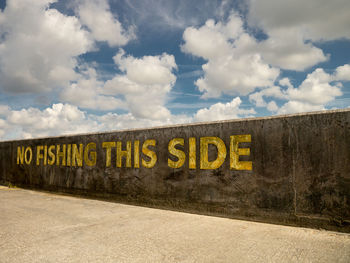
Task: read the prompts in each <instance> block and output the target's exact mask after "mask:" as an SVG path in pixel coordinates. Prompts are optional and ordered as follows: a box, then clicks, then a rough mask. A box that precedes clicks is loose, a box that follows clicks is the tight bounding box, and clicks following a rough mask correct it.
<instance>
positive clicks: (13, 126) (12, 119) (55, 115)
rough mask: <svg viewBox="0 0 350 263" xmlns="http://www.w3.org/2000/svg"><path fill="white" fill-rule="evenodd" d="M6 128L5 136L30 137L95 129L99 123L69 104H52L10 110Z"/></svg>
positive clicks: (97, 128)
mask: <svg viewBox="0 0 350 263" xmlns="http://www.w3.org/2000/svg"><path fill="white" fill-rule="evenodd" d="M6 122H7V124H8V127H6V129H7V130H8V131H11V133H10V134H9V135H8V136H6V138H11V136H13V137H15V138H32V137H42V136H53V135H61V134H73V133H82V132H87V131H91V132H92V131H97V130H99V129H100V127H99V124H98V123H97V122H95V121H93V120H91V119H89V118H88V117H87V116H86V113H85V112H83V111H81V110H79V109H78V108H77V107H76V106H72V105H69V104H61V103H59V104H53V105H52V107H50V108H46V109H44V110H42V111H41V110H39V109H37V108H32V107H31V108H28V109H21V110H11V111H10V112H9V113H8V115H7V117H6Z"/></svg>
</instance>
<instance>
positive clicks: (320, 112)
mask: <svg viewBox="0 0 350 263" xmlns="http://www.w3.org/2000/svg"><path fill="white" fill-rule="evenodd" d="M343 112H350V108H345V109H336V110H323V111H312V112H302V113H293V114H281V115H273V116H264V117H250V118H239V119H230V120H220V121H210V122H192V123H183V124H172V125H164V126H154V127H147V128H134V129H120V130H111V131H101V132H88V133H74V134H62V135H57V136H49V137H33V138H28V139H15V140H4V141H0V143H2V142H16V141H30V140H43V139H54V138H57V139H58V138H60V139H61V138H67V137H76V136H87V135H100V134H111V133H120V132H133V131H147V130H159V129H168V128H179V127H188V126H199V125H207V124H221V123H230V122H250V121H261V120H271V119H283V118H292V117H301V116H310V115H326V114H332V113H343Z"/></svg>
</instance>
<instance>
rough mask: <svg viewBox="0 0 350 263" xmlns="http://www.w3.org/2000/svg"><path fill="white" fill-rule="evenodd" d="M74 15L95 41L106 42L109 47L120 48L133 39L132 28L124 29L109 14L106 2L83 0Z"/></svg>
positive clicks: (104, 0) (134, 36)
mask: <svg viewBox="0 0 350 263" xmlns="http://www.w3.org/2000/svg"><path fill="white" fill-rule="evenodd" d="M76 13H77V14H78V16H79V19H80V21H81V22H82V23H83V24H84V25H86V26H87V27H88V28H89V30H90V31H91V33H92V36H93V37H94V39H95V40H97V41H107V43H108V45H110V46H122V45H125V44H126V43H128V42H129V41H130V40H132V39H135V38H136V35H135V33H134V27H132V26H131V27H129V28H128V29H126V30H125V29H124V28H123V26H122V24H121V23H120V22H119V21H118V19H117V18H116V17H114V15H113V14H112V13H111V10H110V7H109V4H108V2H107V0H83V1H80V2H79V5H78V6H77V8H76Z"/></svg>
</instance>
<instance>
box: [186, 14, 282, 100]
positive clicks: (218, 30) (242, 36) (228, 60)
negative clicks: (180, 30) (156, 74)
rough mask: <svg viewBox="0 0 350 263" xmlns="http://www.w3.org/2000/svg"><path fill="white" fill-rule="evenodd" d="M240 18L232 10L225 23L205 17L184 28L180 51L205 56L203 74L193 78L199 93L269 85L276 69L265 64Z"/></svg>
mask: <svg viewBox="0 0 350 263" xmlns="http://www.w3.org/2000/svg"><path fill="white" fill-rule="evenodd" d="M242 24H243V22H242V19H241V18H240V17H239V16H238V15H237V14H232V15H231V16H230V17H229V19H228V21H227V23H221V22H218V23H215V22H214V21H213V20H208V21H207V22H206V23H205V25H203V26H202V27H200V28H198V29H197V28H194V27H189V28H187V29H186V30H185V31H184V34H183V39H184V41H185V43H184V44H183V45H182V46H181V49H182V51H184V52H186V53H190V54H192V55H194V56H200V57H203V58H204V59H206V60H208V63H206V64H204V65H203V66H202V68H203V71H204V77H202V78H200V79H198V80H197V81H196V83H195V84H196V85H197V86H198V88H199V90H200V91H201V92H203V93H204V95H203V97H204V98H208V97H219V96H220V95H221V94H222V93H225V94H230V95H235V94H240V95H247V94H249V93H250V92H252V91H254V90H255V88H257V87H269V86H272V85H273V83H274V81H275V80H276V78H277V76H278V75H279V70H278V69H276V68H272V67H270V66H269V65H268V64H266V63H265V62H264V61H263V60H262V58H261V55H260V54H259V52H258V51H257V49H256V46H257V43H256V41H255V39H254V38H253V37H251V36H250V35H248V34H247V33H245V32H244V30H243V27H242Z"/></svg>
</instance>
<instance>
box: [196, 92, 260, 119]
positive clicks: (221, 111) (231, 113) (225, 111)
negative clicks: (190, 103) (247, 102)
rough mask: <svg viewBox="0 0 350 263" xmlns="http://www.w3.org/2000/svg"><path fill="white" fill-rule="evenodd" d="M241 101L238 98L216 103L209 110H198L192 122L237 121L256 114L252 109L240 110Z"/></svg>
mask: <svg viewBox="0 0 350 263" xmlns="http://www.w3.org/2000/svg"><path fill="white" fill-rule="evenodd" d="M241 103H242V101H241V99H240V98H239V97H236V98H234V99H233V100H232V101H231V102H228V103H225V104H223V103H221V102H219V103H216V104H213V105H211V106H210V107H209V108H204V109H200V110H198V111H197V113H196V114H195V115H194V121H218V120H229V119H237V118H240V117H241V116H249V115H254V114H255V113H256V112H255V110H254V109H248V110H246V109H241V108H240V107H239V106H240V105H241Z"/></svg>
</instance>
